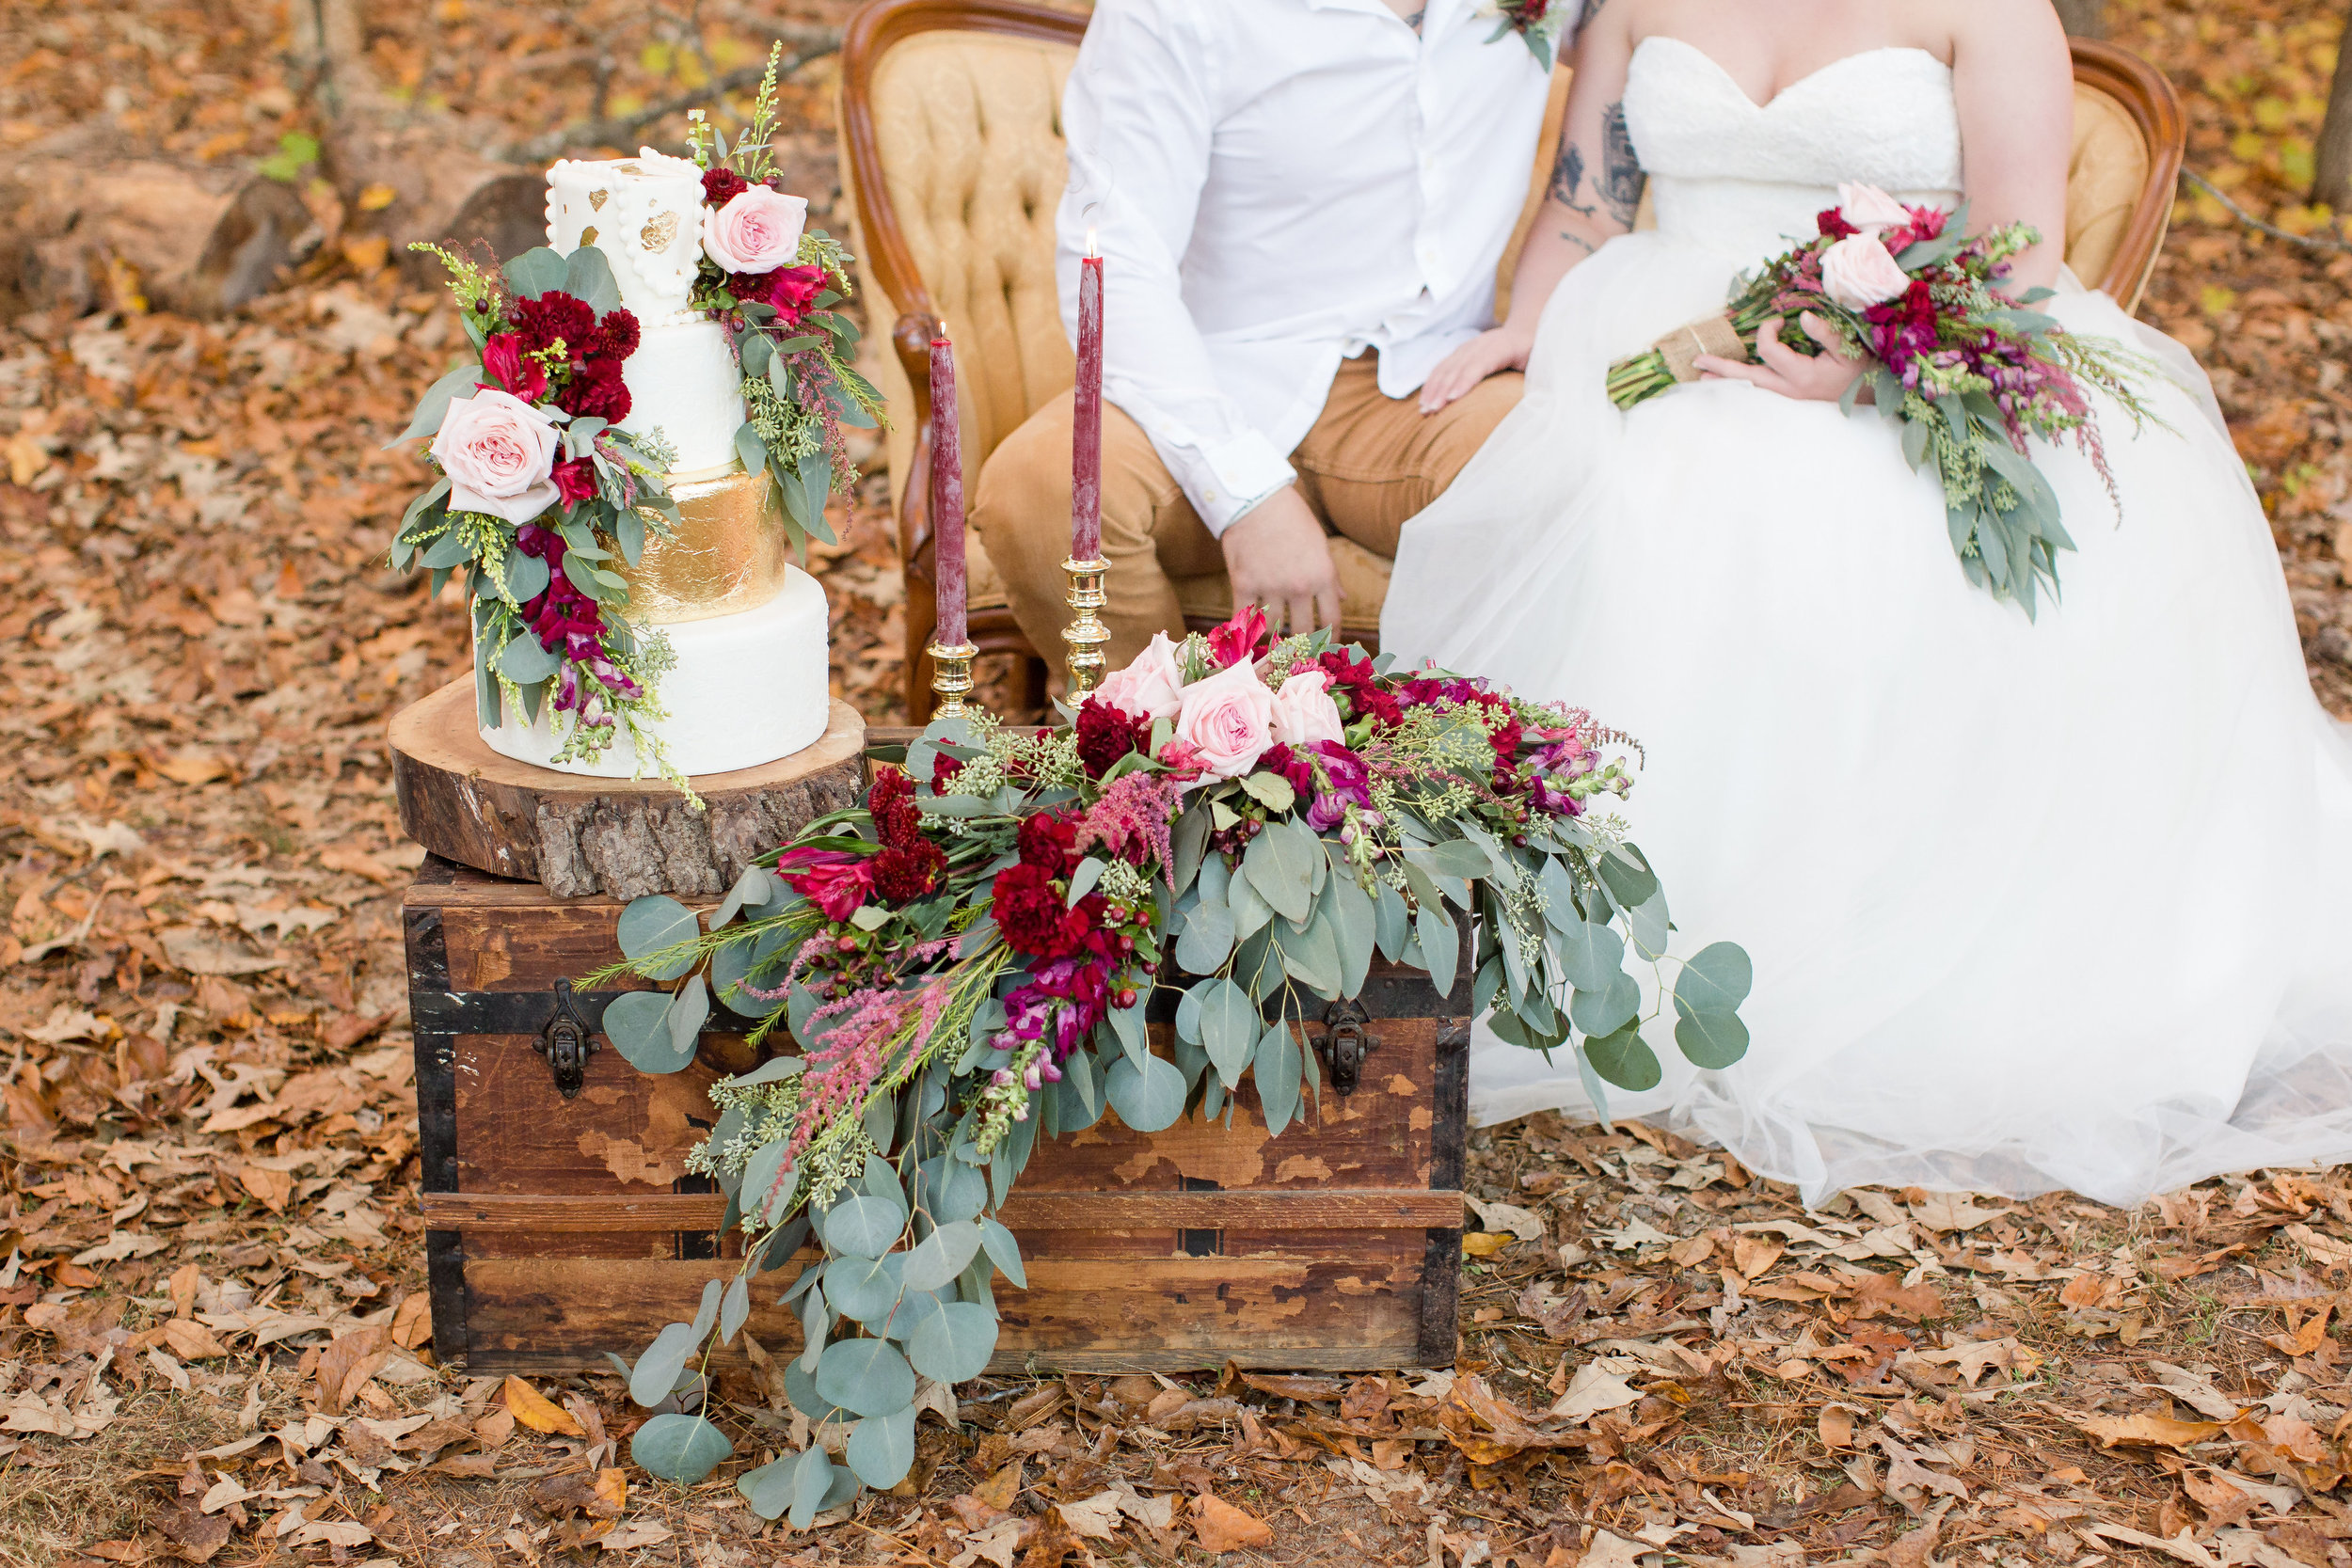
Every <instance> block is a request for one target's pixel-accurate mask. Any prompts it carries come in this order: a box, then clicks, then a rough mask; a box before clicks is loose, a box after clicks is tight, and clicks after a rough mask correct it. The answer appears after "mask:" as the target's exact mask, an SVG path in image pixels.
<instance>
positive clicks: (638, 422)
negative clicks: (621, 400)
mask: <svg viewBox="0 0 2352 1568" xmlns="http://www.w3.org/2000/svg"><path fill="white" fill-rule="evenodd" d="M621 379H622V380H623V381H624V382H626V383H627V384H628V419H626V420H622V421H621V428H622V429H623V430H626V431H630V432H640V431H647V430H654V429H659V430H660V432H661V435H662V436H663V438H664V439H666V440H667V441H668V442H669V443H670V445H671V447H672V448H673V449H674V450H675V451H676V453H677V459H676V461H675V464H673V465H672V467H671V470H670V471H671V472H672V473H692V472H695V471H697V470H699V469H704V468H716V467H721V466H723V465H724V464H727V463H732V462H733V461H735V433H736V431H737V430H738V429H739V427H740V426H741V425H742V423H743V372H741V371H740V370H739V369H737V368H736V363H735V351H734V350H732V349H730V348H728V347H727V330H726V328H725V327H723V326H722V325H719V324H718V323H717V322H715V321H709V320H704V319H697V320H692V321H681V322H673V323H671V324H669V325H664V326H646V327H644V328H643V329H642V330H641V332H640V334H639V338H638V342H637V352H636V353H634V354H632V355H630V356H628V359H627V361H625V362H624V363H623V364H622V366H621Z"/></svg>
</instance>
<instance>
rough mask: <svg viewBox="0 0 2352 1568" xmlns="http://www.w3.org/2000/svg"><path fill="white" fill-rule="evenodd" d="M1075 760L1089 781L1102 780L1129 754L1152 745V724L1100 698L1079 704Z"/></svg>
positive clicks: (1090, 698)
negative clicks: (1092, 779)
mask: <svg viewBox="0 0 2352 1568" xmlns="http://www.w3.org/2000/svg"><path fill="white" fill-rule="evenodd" d="M1077 729H1078V760H1079V761H1080V762H1081V763H1083V764H1085V765H1086V770H1087V775H1088V776H1089V778H1096V779H1099V778H1101V777H1102V776H1103V775H1104V774H1105V773H1107V772H1109V771H1110V770H1111V769H1112V768H1115V767H1117V766H1118V765H1119V761H1120V758H1122V757H1124V756H1126V755H1127V754H1128V753H1129V752H1140V751H1143V750H1144V749H1146V748H1147V747H1149V746H1150V745H1151V743H1152V721H1150V720H1149V719H1138V718H1136V717H1135V716H1134V715H1133V714H1130V713H1128V712H1127V711H1126V710H1125V709H1124V708H1116V707H1113V706H1111V705H1109V704H1108V703H1105V702H1104V701H1103V700H1102V699H1101V698H1099V697H1091V696H1090V697H1089V698H1088V699H1087V700H1086V701H1085V702H1083V703H1081V704H1079V705H1078V725H1077Z"/></svg>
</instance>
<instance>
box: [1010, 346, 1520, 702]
mask: <svg viewBox="0 0 2352 1568" xmlns="http://www.w3.org/2000/svg"><path fill="white" fill-rule="evenodd" d="M1520 381H1521V378H1520V376H1519V375H1518V372H1510V373H1508V374H1504V375H1498V376H1492V377H1489V378H1488V379H1487V380H1486V381H1485V382H1484V383H1482V384H1481V385H1480V386H1478V387H1477V388H1475V389H1473V390H1472V391H1471V392H1470V395H1469V396H1467V397H1465V398H1462V399H1461V400H1460V401H1458V402H1456V403H1454V404H1449V405H1448V406H1447V407H1445V408H1442V409H1440V410H1438V412H1437V413H1435V414H1431V415H1427V416H1424V415H1423V414H1422V412H1421V405H1420V404H1419V403H1418V402H1416V401H1415V400H1414V399H1413V398H1409V397H1408V398H1403V399H1399V398H1391V397H1388V396H1385V395H1384V394H1383V393H1382V392H1381V390H1380V385H1379V365H1378V361H1377V360H1376V358H1375V356H1373V355H1370V354H1366V355H1363V356H1359V357H1358V358H1355V359H1348V360H1343V361H1342V362H1341V364H1340V373H1339V376H1338V378H1337V379H1336V380H1334V381H1333V383H1332V385H1331V395H1330V397H1329V399H1328V400H1327V402H1326V403H1325V404H1324V405H1323V413H1322V415H1321V417H1319V418H1318V419H1317V420H1315V425H1314V428H1313V429H1312V430H1311V431H1309V432H1308V433H1307V437H1306V439H1305V440H1303V441H1301V442H1299V444H1298V450H1297V451H1294V452H1292V453H1291V459H1290V460H1291V466H1292V467H1294V468H1295V469H1297V470H1298V489H1299V494H1300V495H1301V496H1302V497H1304V498H1305V499H1306V501H1307V504H1308V505H1309V506H1310V507H1311V508H1312V509H1313V511H1314V514H1315V515H1316V516H1318V517H1320V518H1322V519H1323V526H1324V527H1325V528H1326V529H1327V530H1329V531H1332V532H1335V533H1341V534H1344V535H1346V536H1347V537H1348V538H1350V539H1353V540H1354V541H1356V543H1358V544H1359V545H1361V546H1364V547H1365V548H1366V549H1369V550H1372V551H1374V552H1375V553H1376V554H1379V555H1383V556H1393V555H1395V554H1396V541H1397V535H1398V534H1399V532H1400V531H1403V529H1404V527H1405V522H1406V519H1407V518H1408V517H1410V516H1412V515H1414V514H1415V513H1417V512H1419V511H1421V510H1422V508H1423V507H1425V506H1427V505H1428V504H1429V503H1430V502H1431V501H1432V500H1435V499H1437V497H1438V493H1439V492H1440V491H1442V490H1443V489H1444V488H1445V487H1446V486H1447V485H1448V484H1451V483H1453V482H1454V475H1455V474H1457V473H1460V472H1461V471H1462V468H1463V466H1464V465H1466V464H1467V463H1469V462H1470V457H1471V454H1473V453H1474V452H1476V451H1478V449H1479V447H1480V446H1481V445H1482V444H1483V443H1484V442H1485V441H1486V437H1487V436H1488V435H1490V434H1492V432H1493V430H1494V428H1495V426H1496V425H1498V424H1500V423H1502V417H1503V416H1504V415H1505V414H1508V413H1509V412H1510V411H1511V409H1512V408H1513V407H1514V406H1515V405H1516V404H1518V400H1519V388H1520ZM1070 422H1071V394H1070V393H1068V392H1064V393H1062V394H1061V396H1059V397H1057V398H1056V399H1054V401H1053V402H1051V403H1049V404H1045V405H1044V406H1043V407H1041V408H1040V409H1039V410H1038V411H1037V412H1036V413H1034V414H1032V415H1030V416H1029V418H1028V419H1027V420H1025V422H1024V423H1023V424H1022V426H1021V428H1020V429H1018V430H1016V431H1014V432H1013V433H1012V434H1011V435H1010V436H1007V437H1006V438H1005V440H1004V441H1003V442H1002V443H1001V444H1000V445H999V446H998V447H997V448H996V450H995V451H993V452H992V453H990V454H989V458H988V462H987V464H986V465H985V466H984V467H982V468H981V470H980V482H979V485H978V488H977V493H976V495H975V499H974V502H973V507H972V521H973V525H974V526H975V527H977V529H978V530H979V531H980V537H981V539H982V541H983V542H984V543H985V544H986V546H987V547H988V554H989V559H990V560H992V561H993V562H995V564H996V569H997V571H998V572H999V573H1000V574H1001V575H1002V576H1003V578H1004V579H1005V586H1006V589H1007V590H1008V592H1009V594H1011V597H1012V612H1013V615H1014V617H1015V618H1016V619H1017V620H1019V621H1020V623H1021V629H1022V630H1023V631H1024V632H1025V633H1027V635H1028V638H1029V641H1030V642H1031V643H1032V644H1034V645H1035V646H1036V647H1037V648H1038V649H1039V650H1040V651H1041V652H1042V653H1043V654H1044V655H1045V657H1046V659H1047V661H1048V662H1049V663H1052V664H1055V665H1059V663H1060V662H1061V657H1062V641H1061V633H1062V627H1063V626H1065V625H1066V624H1067V623H1068V620H1069V615H1070V611H1069V608H1068V606H1067V605H1066V604H1065V603H1064V602H1063V601H1064V596H1065V595H1066V594H1068V592H1069V588H1070V580H1069V578H1068V576H1067V575H1066V574H1065V573H1064V572H1063V571H1062V568H1061V563H1062V562H1063V560H1064V559H1065V558H1066V557H1067V556H1068V555H1069V553H1070V441H1071V432H1070ZM1103 557H1104V560H1106V561H1108V562H1110V609H1109V610H1108V611H1107V612H1106V614H1105V617H1104V618H1105V619H1106V620H1107V621H1108V622H1109V624H1110V628H1111V644H1110V650H1109V656H1110V666H1111V668H1112V669H1114V670H1116V669H1119V668H1120V667H1122V666H1123V665H1125V664H1126V663H1127V662H1128V661H1129V660H1130V659H1132V658H1134V657H1136V655H1137V654H1139V653H1141V652H1142V651H1143V648H1144V644H1146V643H1147V642H1149V641H1151V640H1152V633H1153V632H1155V631H1165V632H1168V633H1169V634H1170V635H1171V636H1174V635H1181V634H1182V632H1183V630H1184V614H1183V611H1182V610H1179V609H1178V608H1177V603H1176V589H1175V585H1174V581H1173V580H1172V579H1174V578H1192V577H1202V576H1206V575H1208V574H1210V573H1214V572H1222V571H1224V570H1225V555H1224V552H1223V550H1222V549H1220V548H1219V546H1218V545H1217V542H1216V537H1215V536H1214V535H1212V534H1211V533H1210V532H1209V531H1208V529H1207V528H1206V527H1205V526H1203V525H1202V523H1201V521H1200V515H1199V514H1198V513H1196V512H1194V511H1193V509H1192V502H1191V501H1190V500H1188V499H1185V496H1184V491H1183V490H1181V489H1180V488H1178V486H1177V483H1176V480H1175V478H1174V476H1172V475H1171V474H1169V473H1168V469H1167V467H1165V466H1164V465H1163V464H1162V463H1161V462H1160V459H1159V454H1158V453H1157V452H1155V451H1152V442H1151V440H1150V438H1149V437H1147V436H1145V435H1144V434H1143V427H1142V426H1140V425H1138V424H1136V421H1135V420H1131V419H1129V418H1128V417H1127V416H1126V415H1125V414H1124V413H1122V412H1121V411H1120V409H1118V408H1117V407H1115V406H1112V405H1109V404H1105V405H1104V409H1103ZM1374 608H1375V607H1372V606H1367V605H1359V606H1355V607H1353V610H1352V613H1355V614H1364V613H1367V612H1369V611H1371V610H1373V609H1374Z"/></svg>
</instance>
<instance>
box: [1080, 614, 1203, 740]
mask: <svg viewBox="0 0 2352 1568" xmlns="http://www.w3.org/2000/svg"><path fill="white" fill-rule="evenodd" d="M1183 689H1184V676H1183V675H1182V674H1181V673H1178V671H1177V669H1176V644H1175V643H1173V642H1170V641H1168V633H1166V632H1164V631H1155V632H1153V633H1152V645H1151V646H1150V647H1148V648H1146V649H1144V650H1143V652H1141V653H1139V654H1137V655H1136V661H1135V662H1134V663H1133V664H1130V665H1128V666H1127V668H1125V669H1124V670H1121V671H1119V672H1118V673H1115V674H1111V675H1106V676H1104V680H1103V684H1102V686H1101V687H1100V688H1099V689H1097V690H1096V692H1095V695H1096V696H1097V697H1099V698H1101V699H1102V700H1103V701H1104V702H1105V703H1108V704H1109V705H1111V706H1113V707H1115V708H1117V709H1119V711H1120V712H1121V713H1124V714H1127V715H1129V716H1131V717H1133V718H1136V719H1146V720H1149V719H1173V718H1175V717H1176V709H1177V707H1178V705H1179V699H1178V697H1177V693H1178V692H1180V691H1182V690H1183Z"/></svg>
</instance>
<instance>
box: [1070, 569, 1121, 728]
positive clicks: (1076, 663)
mask: <svg viewBox="0 0 2352 1568" xmlns="http://www.w3.org/2000/svg"><path fill="white" fill-rule="evenodd" d="M1061 569H1062V570H1063V571H1065V572H1068V573H1069V574H1070V629H1069V630H1067V631H1065V632H1063V633H1062V641H1064V642H1066V643H1068V644H1069V645H1070V660H1069V665H1068V668H1069V671H1070V689H1069V691H1068V693H1067V695H1068V697H1069V699H1070V701H1071V702H1072V703H1073V705H1074V704H1076V703H1078V702H1080V701H1083V700H1084V698H1085V697H1086V694H1087V693H1088V692H1089V691H1091V690H1093V689H1095V688H1096V687H1098V686H1101V685H1102V684H1103V676H1104V674H1105V673H1108V666H1109V663H1110V661H1109V659H1108V658H1106V657H1104V653H1103V645H1104V643H1106V642H1108V641H1110V640H1111V628H1110V627H1108V626H1104V624H1103V616H1102V610H1103V608H1104V606H1105V605H1107V604H1109V603H1110V594H1109V593H1108V592H1107V591H1106V590H1105V589H1104V578H1106V577H1107V576H1108V575H1109V573H1110V569H1111V563H1110V562H1107V561H1104V560H1103V559H1102V558H1101V557H1100V556H1097V557H1095V558H1094V559H1093V560H1091V561H1078V560H1074V559H1073V560H1070V561H1065V562H1062V563H1061Z"/></svg>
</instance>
